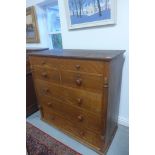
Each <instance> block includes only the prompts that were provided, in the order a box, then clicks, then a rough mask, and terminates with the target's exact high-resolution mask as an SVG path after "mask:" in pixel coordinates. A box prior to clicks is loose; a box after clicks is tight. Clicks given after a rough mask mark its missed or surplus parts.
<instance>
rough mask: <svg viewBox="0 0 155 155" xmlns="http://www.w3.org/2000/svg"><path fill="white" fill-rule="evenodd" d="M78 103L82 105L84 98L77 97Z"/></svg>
mask: <svg viewBox="0 0 155 155" xmlns="http://www.w3.org/2000/svg"><path fill="white" fill-rule="evenodd" d="M77 103H78V105H79V106H80V105H81V104H82V98H78V99H77Z"/></svg>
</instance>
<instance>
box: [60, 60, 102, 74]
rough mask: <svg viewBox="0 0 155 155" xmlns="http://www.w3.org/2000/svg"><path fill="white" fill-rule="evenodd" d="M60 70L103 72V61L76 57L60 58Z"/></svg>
mask: <svg viewBox="0 0 155 155" xmlns="http://www.w3.org/2000/svg"><path fill="white" fill-rule="evenodd" d="M60 68H61V70H69V71H76V72H77V71H78V72H87V73H94V74H103V62H101V61H93V60H92V61H91V60H77V59H61V60H60Z"/></svg>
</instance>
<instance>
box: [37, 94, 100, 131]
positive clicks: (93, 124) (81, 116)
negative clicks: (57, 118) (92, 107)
mask: <svg viewBox="0 0 155 155" xmlns="http://www.w3.org/2000/svg"><path fill="white" fill-rule="evenodd" d="M39 102H40V104H41V106H45V107H47V108H48V109H49V110H50V111H55V112H57V113H59V115H61V116H62V117H64V118H65V119H67V120H69V121H71V122H73V123H75V124H76V125H77V126H79V127H80V128H87V129H90V130H92V131H96V132H98V133H101V132H102V131H103V130H102V129H103V124H102V122H101V116H97V115H95V114H92V113H90V112H86V111H83V110H81V109H79V108H76V107H73V106H71V105H68V104H66V103H65V102H60V101H58V100H57V99H55V98H51V97H39Z"/></svg>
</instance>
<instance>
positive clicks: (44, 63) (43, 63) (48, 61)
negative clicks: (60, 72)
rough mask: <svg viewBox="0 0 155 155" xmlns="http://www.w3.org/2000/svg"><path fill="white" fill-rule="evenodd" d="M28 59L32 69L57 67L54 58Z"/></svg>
mask: <svg viewBox="0 0 155 155" xmlns="http://www.w3.org/2000/svg"><path fill="white" fill-rule="evenodd" d="M29 59H30V64H31V66H32V67H33V66H39V67H48V68H54V69H57V68H58V66H59V65H58V64H59V62H58V60H57V59H56V58H48V57H38V56H30V57H29Z"/></svg>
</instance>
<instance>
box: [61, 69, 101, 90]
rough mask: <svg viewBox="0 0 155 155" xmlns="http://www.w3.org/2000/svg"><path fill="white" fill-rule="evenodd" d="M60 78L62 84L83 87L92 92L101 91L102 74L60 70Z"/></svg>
mask: <svg viewBox="0 0 155 155" xmlns="http://www.w3.org/2000/svg"><path fill="white" fill-rule="evenodd" d="M61 80H62V84H63V85H67V86H70V87H74V88H78V89H85V90H89V91H93V92H103V76H102V75H98V76H96V75H89V74H83V73H75V72H68V71H61Z"/></svg>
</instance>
